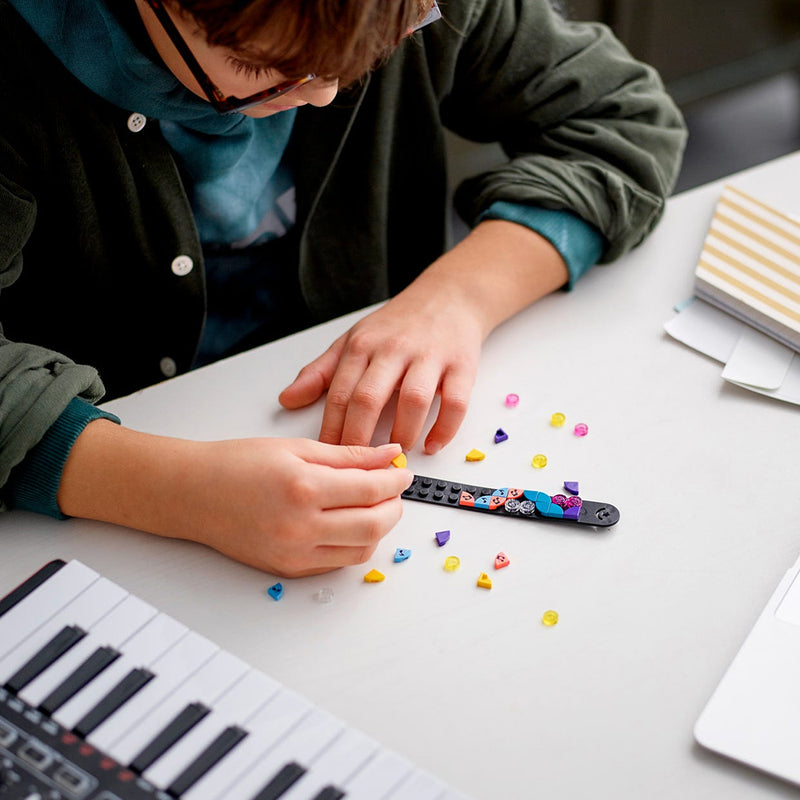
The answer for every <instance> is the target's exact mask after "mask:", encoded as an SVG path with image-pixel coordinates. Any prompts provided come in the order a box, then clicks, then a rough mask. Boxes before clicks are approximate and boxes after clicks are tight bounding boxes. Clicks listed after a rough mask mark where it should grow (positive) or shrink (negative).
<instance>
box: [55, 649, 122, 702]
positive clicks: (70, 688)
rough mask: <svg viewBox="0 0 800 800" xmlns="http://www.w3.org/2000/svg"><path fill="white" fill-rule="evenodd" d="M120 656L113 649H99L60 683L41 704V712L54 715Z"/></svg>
mask: <svg viewBox="0 0 800 800" xmlns="http://www.w3.org/2000/svg"><path fill="white" fill-rule="evenodd" d="M119 656H120V653H119V651H118V650H115V649H114V648H113V647H98V648H97V650H95V651H94V653H92V654H91V655H90V656H89V657H88V658H87V659H86V660H85V661H84V662H83V663H82V664H81V665H80V666H79V667H78V668H77V669H76V670H75V671H74V672H73V673H72V674H71V675H70V676H69V677H68V678H67V679H66V680H64V681H63V682H62V683H60V684H59V685H58V686H57V687H56V688H55V689H53V691H52V692H50V694H49V695H48V696H47V697H45V699H44V700H43V701H42V702H41V703H40V705H39V710H40V711H43V712H44V713H45V714H48V715H52V714H53V713H54V712H55V711H56V709H58V708H61V706H63V705H64V703H66V702H67V700H69V699H70V698H71V697H72V696H73V695H75V694H77V693H78V692H79V691H80V690H81V689H83V687H84V686H86V684H87V683H89V681H92V680H94V679H95V678H96V677H97V676H98V675H99V674H100V673H101V672H102V671H103V670H104V669H105V668H106V667H108V666H109V665H110V664H113V663H114V662H115V661H116V660H117V659H118V658H119Z"/></svg>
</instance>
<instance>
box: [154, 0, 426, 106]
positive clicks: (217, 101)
mask: <svg viewBox="0 0 800 800" xmlns="http://www.w3.org/2000/svg"><path fill="white" fill-rule="evenodd" d="M147 4H148V5H149V6H150V8H151V9H152V10H153V13H154V14H155V15H156V18H157V19H158V21H159V22H160V23H161V27H162V28H164V32H165V33H166V34H167V36H168V37H169V40H170V41H171V42H172V44H173V45H174V46H175V48H176V49H177V51H178V53H179V54H180V57H181V58H182V59H183V61H184V63H185V64H186V66H187V67H188V68H189V70H190V71H191V73H192V75H193V76H194V79H195V80H196V81H197V82H198V83H199V84H200V88H201V89H202V90H203V92H204V93H205V95H206V97H207V98H208V102H209V103H211V105H212V106H213V108H214V110H215V111H216V112H218V113H219V114H233V113H235V112H237V111H246V110H247V109H248V108H252V107H253V106H258V105H262V104H263V103H269V102H270V101H272V100H276V99H277V98H279V97H282V96H283V95H285V94H288V93H289V92H293V91H294V90H295V89H297V88H298V87H300V86H303V84H306V83H308V82H309V81H313V80H314V79H315V78H316V77H317V76H316V75H314V74H313V73H309V74H308V75H305V76H304V77H302V78H295V79H294V80H288V81H283V82H282V83H279V84H277V85H276V86H272V87H270V88H269V89H264V90H263V91H261V92H256V93H255V94H251V95H248V96H247V97H233V96H232V95H229V96H226V95H225V94H224V93H223V92H222V90H221V89H220V88H219V87H218V86H217V85H216V84H215V83H214V81H212V80H211V78H209V77H208V75H206V73H205V71H204V70H203V68H202V67H201V66H200V64H199V62H198V61H197V59H196V58H195V57H194V54H193V53H192V51H191V50H190V49H189V46H188V45H187V44H186V41H185V40H184V38H183V37H182V36H181V34H180V32H179V31H178V29H177V27H175V23H174V22H173V21H172V18H171V17H170V15H169V14H168V13H167V9H166V8H164V3H163V1H162V0H147ZM441 16H442V14H441V12H440V11H439V6H438V5H437V4H436V2H435V0H434V3H433V6H432V7H431V9H430V11H428V13H427V14H426V15H425V16H424V17H423V18H422V19H421V20H420V21H419V22H418V23H417V24H416V25H414V26H413V27H412V29H411V32H412V33H413V32H414V31H417V30H419V29H420V28H424V27H425V26H426V25H430V23H431V22H434V21H436V20H437V19H439V18H440V17H441Z"/></svg>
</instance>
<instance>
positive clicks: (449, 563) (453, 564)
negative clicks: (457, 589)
mask: <svg viewBox="0 0 800 800" xmlns="http://www.w3.org/2000/svg"><path fill="white" fill-rule="evenodd" d="M460 566H461V559H460V558H459V557H458V556H447V558H446V559H445V560H444V571H445V572H455V571H456V570H457V569H458V568H459V567H460Z"/></svg>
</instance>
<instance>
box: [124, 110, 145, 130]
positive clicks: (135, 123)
mask: <svg viewBox="0 0 800 800" xmlns="http://www.w3.org/2000/svg"><path fill="white" fill-rule="evenodd" d="M145 125H147V117H146V116H145V115H144V114H140V113H139V112H138V111H134V113H133V114H131V115H130V116H129V117H128V130H129V131H130V132H131V133H139V131H141V130H142V129H143V128H144V126H145Z"/></svg>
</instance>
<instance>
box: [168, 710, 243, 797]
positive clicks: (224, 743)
mask: <svg viewBox="0 0 800 800" xmlns="http://www.w3.org/2000/svg"><path fill="white" fill-rule="evenodd" d="M246 736H247V731H245V730H243V729H242V728H239V727H238V726H236V725H233V726H231V727H229V728H226V729H225V730H224V731H222V733H221V734H220V735H219V736H217V738H216V739H214V741H213V742H211V744H210V745H209V746H208V747H207V748H206V749H205V750H203V752H202V753H200V755H199V756H198V757H197V758H196V759H195V760H194V761H193V762H192V763H191V764H189V766H188V767H186V769H185V770H184V771H183V772H182V773H181V774H180V775H178V777H177V778H175V780H174V781H173V782H172V783H171V784H170V786H169V787H168V788H167V793H168V794H171V795H172V796H173V797H180V796H181V795H182V794H184V792H186V791H188V790H189V789H190V788H191V787H192V786H193V785H194V784H195V783H196V782H197V781H199V780H200V778H202V777H203V775H205V774H206V772H208V771H209V770H210V769H211V768H212V767H213V766H214V765H215V764H216V763H217V762H218V761H220V760H221V759H223V758H224V757H225V756H226V755H227V754H228V753H229V752H230V751H231V750H233V748H234V747H236V745H237V744H239V742H241V741H242V739H244V738H245V737H246Z"/></svg>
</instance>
